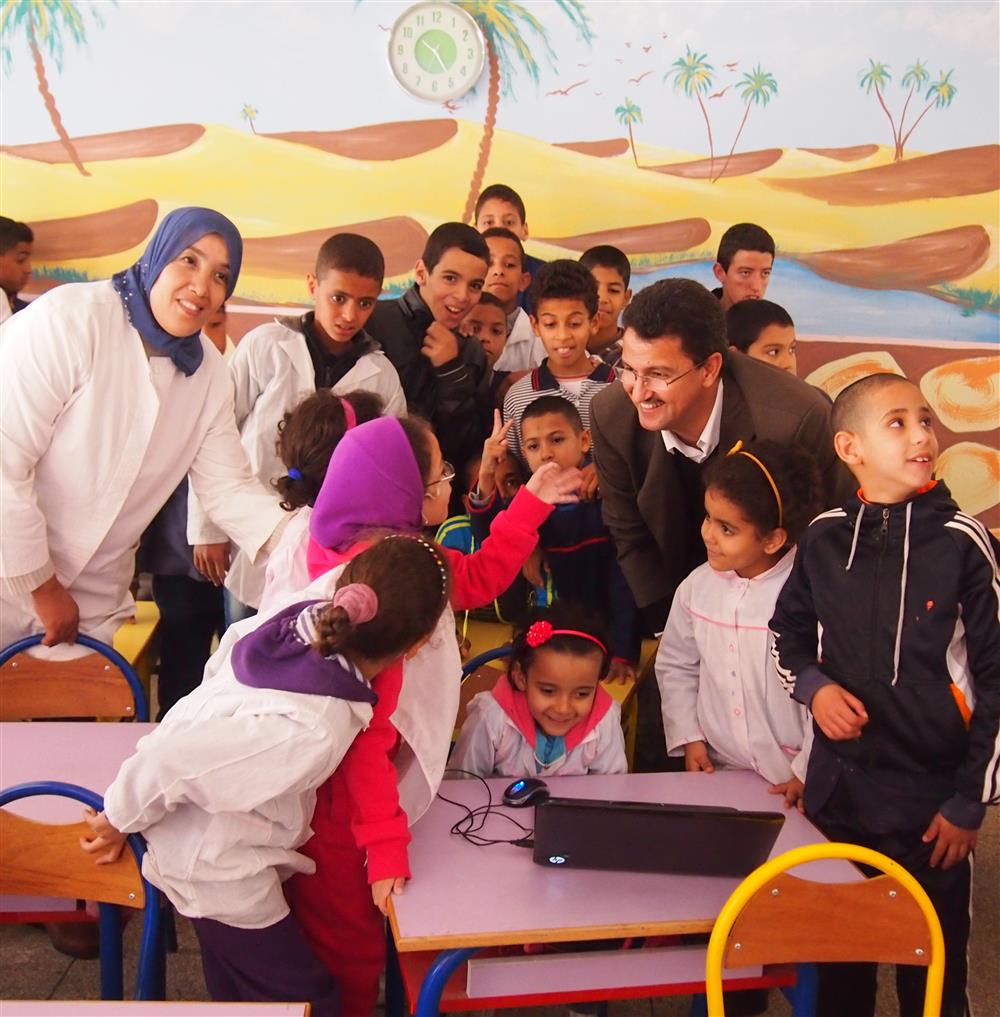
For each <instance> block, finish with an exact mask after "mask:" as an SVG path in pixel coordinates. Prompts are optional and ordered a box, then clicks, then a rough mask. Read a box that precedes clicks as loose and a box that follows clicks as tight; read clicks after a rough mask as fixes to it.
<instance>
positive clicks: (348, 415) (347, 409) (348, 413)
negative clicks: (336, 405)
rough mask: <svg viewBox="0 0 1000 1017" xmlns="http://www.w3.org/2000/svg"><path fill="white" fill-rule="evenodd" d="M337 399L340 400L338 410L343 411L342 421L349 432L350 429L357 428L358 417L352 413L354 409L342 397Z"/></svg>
mask: <svg viewBox="0 0 1000 1017" xmlns="http://www.w3.org/2000/svg"><path fill="white" fill-rule="evenodd" d="M337 398H338V399H340V408H341V409H342V410H343V411H344V420H345V421H346V423H347V430H348V431H349V430H350V429H351V428H352V427H356V426H357V423H358V415H357V414H356V413H355V412H354V407H353V406H352V405H351V404H350V403H349V402H348V401H347V400H346V399H345V398H344V397H343V396H338V397H337Z"/></svg>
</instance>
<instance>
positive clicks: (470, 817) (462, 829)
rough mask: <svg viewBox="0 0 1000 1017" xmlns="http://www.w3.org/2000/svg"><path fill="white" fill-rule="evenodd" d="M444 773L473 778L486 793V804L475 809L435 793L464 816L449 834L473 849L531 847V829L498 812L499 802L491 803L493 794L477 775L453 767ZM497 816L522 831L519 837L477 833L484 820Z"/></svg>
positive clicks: (506, 814)
mask: <svg viewBox="0 0 1000 1017" xmlns="http://www.w3.org/2000/svg"><path fill="white" fill-rule="evenodd" d="M445 773H461V774H464V775H465V776H466V777H475V779H476V780H478V781H479V783H480V784H482V785H483V788H484V789H485V791H486V804H485V805H477V806H476V808H474V809H470V808H469V806H468V805H466V804H464V803H463V802H456V801H454V799H451V798H446V797H445V796H444V795H443V794H441V792H440V791H438V793H437V797H438V798H440V799H441V801H443V802H447V803H448V804H449V805H454V806H455V807H456V808H458V809H462V810H463V811H464V812H465V815H464V816H462V818H461V819H459V820H457V821H456V822H455V823H454V824H453V825H452V827H451V830H450V831H449V832H450V833H452V834H454V835H457V836H459V837H461V838H462V839H463V840H464V841H467V842H468V843H469V844H472V845H474V846H475V847H490V846H491V845H493V844H513V845H514V846H515V847H531V846H532V845H533V843H534V841H532V839H531V835H532V834H533V833H534V832H535V831H534V830H533V829H531V828H529V827H527V826H525V825H524V824H523V823H520V822H518V821H517V820H516V819H515V818H514V817H513V816H512V815H510V814H509V813H508V812H502V811H500V809H501V806H500V803H499V802H494V801H493V792H492V791H490V786H489V784H487V783H486V781H485V780H484V779H483V778H482V777H481V776H480V775H479V774H478V773H473V772H472V771H471V770H460V769H457V768H455V767H449V768H448V769H446V770H445ZM491 815H492V816H499V817H500V818H501V819H506V820H507V822H508V823H513V824H514V826H516V827H517V828H518V829H519V830H521V831H522V835H521V836H520V837H515V838H493V837H486V836H484V835H483V834H482V833H480V832H479V831H480V830H482V829H483V827H484V826H485V824H486V820H487V819H488V818H489V817H490V816H491Z"/></svg>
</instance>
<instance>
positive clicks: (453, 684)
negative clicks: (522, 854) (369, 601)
mask: <svg viewBox="0 0 1000 1017" xmlns="http://www.w3.org/2000/svg"><path fill="white" fill-rule="evenodd" d="M346 567H347V563H346V562H345V563H344V564H343V565H338V566H337V567H336V568H333V569H331V570H330V571H329V572H324V573H323V575H321V576H319V577H318V578H317V579H314V580H313V581H312V582H311V583H310V584H309V586H307V587H305V588H304V589H302V590H298V591H293V592H289V593H287V594H284V595H282V596H279V597H276V598H275V599H274V600H273V601H272V602H271V604H270V606H269V608H268V615H263V614H257V615H254V616H253V617H251V618H246V619H244V620H243V621H239V622H236V623H235V624H234V625H230V626H229V628H228V629H227V630H226V632H225V634H224V635H223V637H222V641H221V642H220V644H219V648H218V650H216V651H215V653H214V654H213V655H212V656H211V657H210V658H209V661H208V663H207V664H206V665H205V677H204V681H205V682H210V681H213V680H214V679H215V677H216V676H217V675H218V674H220V673H221V667H222V664H223V663H224V662H225V661H226V660H227V659H228V656H229V653H230V651H231V650H232V646H233V644H234V643H235V642H236V640H237V639H239V638H240V636H243V635H245V634H246V633H247V632H250V631H252V630H253V629H255V628H257V626H258V625H261V624H262V623H263V622H264V621H265V620H266V619H267V617H270V616H273V615H274V614H276V613H277V612H278V611H280V610H281V609H282V608H284V607H287V606H288V605H289V604H295V603H297V602H298V601H305V600H329V599H331V598H332V597H333V593H334V590H335V589H336V586H337V578H338V576H339V575H340V573H341V572H343V570H344V569H345V568H346ZM461 684H462V658H461V656H460V655H459V652H458V640H457V639H456V638H455V614H454V612H453V611H452V609H451V607H445V609H444V611H443V612H442V613H441V617H440V618H439V619H438V623H437V627H436V628H435V629H434V631H433V632H432V633H431V635H430V637H429V638H428V639H427V641H426V642H425V643H424V644H423V645H422V646H421V647H420V649H419V650H418V651H417V652H416V653H415V654H414V655H413V656H412V657H410V658H408V659H407V660H404V661H403V681H402V684H401V686H400V690H399V700H398V702H397V703H396V709H395V710H394V711H393V714H392V716H391V717H390V718H389V719H390V721H391V722H392V725H393V727H394V728H395V729H396V730H397V731H398V732H399V737H400V743H399V748H398V750H397V752H396V755H395V757H394V758H393V766H394V767H395V768H396V778H397V779H396V783H397V786H398V788H399V804H400V807H401V808H402V809H403V811H404V812H405V813H406V816H407V819H408V820H409V822H410V824H411V825H412V824H413V823H415V822H416V821H417V820H418V819H419V818H420V817H421V816H422V815H423V814H424V813H425V812H426V811H427V809H428V808H430V805H431V802H433V801H434V796H435V795H436V794H437V790H438V787H439V786H440V784H441V780H442V778H443V777H444V770H445V764H446V762H447V759H448V750H449V749H450V747H451V738H452V734H453V733H454V731H455V720H456V718H457V717H458V698H459V689H460V688H461Z"/></svg>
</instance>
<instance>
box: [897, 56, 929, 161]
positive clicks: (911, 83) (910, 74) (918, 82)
mask: <svg viewBox="0 0 1000 1017" xmlns="http://www.w3.org/2000/svg"><path fill="white" fill-rule="evenodd" d="M930 77H931V76H930V74H929V73H928V71H927V68H926V67H924V65H923V61H921V60H917V61H916V62H915V63H914V64H912V65H911V66H910V67H907V68H906V73H905V74H904V75H903V78H902V80H901V81H900V84H901V85H902V86H903V88H909V90H910V91H909V92H908V93H907V95H906V102H904V103H903V112H902V113H901V114H900V116H899V137H902V134H903V124H905V123H906V111H907V110H908V109H909V108H910V100H911V99H912V98H913V93H914V92H916V93H917V94H918V95H919V94H920V90H921V89H922V88H923V87H924V85H926V84H927V82H928V81H929V80H930ZM902 158H903V148H902V145H901V143H900V141H899V139H898V138H897V140H896V153H895V159H896V162H899V160H900V159H902Z"/></svg>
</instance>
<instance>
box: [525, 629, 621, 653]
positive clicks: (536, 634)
mask: <svg viewBox="0 0 1000 1017" xmlns="http://www.w3.org/2000/svg"><path fill="white" fill-rule="evenodd" d="M553 636H576V637H577V638H579V639H589V640H590V642H592V643H594V644H595V645H596V646H599V647H600V648H601V652H602V653H603V654H604V655H605V656H607V653H608V648H607V647H606V646H605V645H604V643H602V642H601V641H600V639H598V638H597V636H592V635H591V634H590V633H589V632H581V631H580V630H579V629H554V628H553V627H552V622H548V621H536V622H535V623H534V624H533V625H532V626H531V627H530V628H529V629H528V631H527V632H526V633H525V634H524V641H525V642H526V643H527V644H528V645H529V646H530V647H531V648H532V649H533V650H537V649H538V647H539V646H544V645H545V644H546V643H547V642H548V641H549V640H550V639H551V638H552V637H553Z"/></svg>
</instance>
